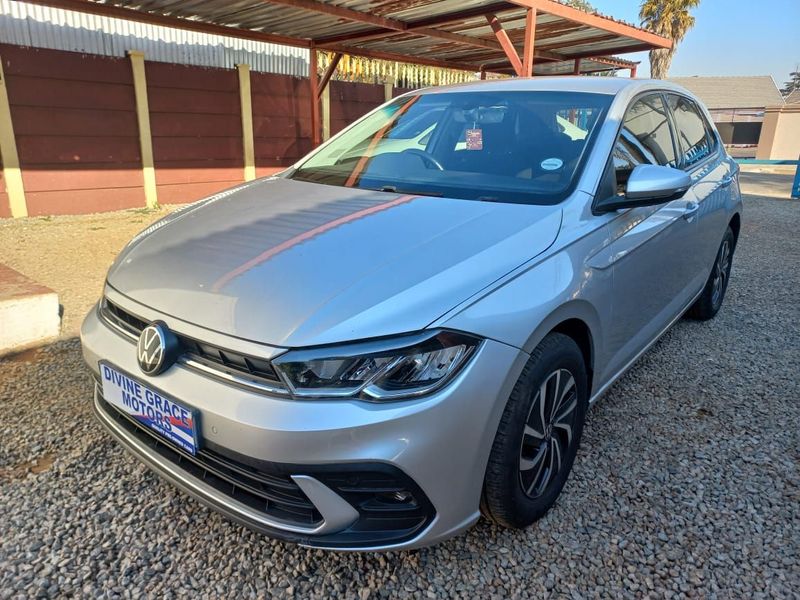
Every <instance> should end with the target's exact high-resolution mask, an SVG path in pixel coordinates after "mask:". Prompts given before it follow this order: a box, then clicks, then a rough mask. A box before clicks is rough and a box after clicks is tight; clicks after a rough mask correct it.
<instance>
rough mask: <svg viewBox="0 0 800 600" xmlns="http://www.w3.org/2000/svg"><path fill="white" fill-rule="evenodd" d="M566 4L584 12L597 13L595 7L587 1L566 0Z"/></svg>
mask: <svg viewBox="0 0 800 600" xmlns="http://www.w3.org/2000/svg"><path fill="white" fill-rule="evenodd" d="M564 4H566V5H567V6H571V7H572V8H577V9H580V10H582V11H584V12H588V13H593V12H595V9H594V6H592V5H591V4H590V3H589V2H588V1H587V0H566V2H564Z"/></svg>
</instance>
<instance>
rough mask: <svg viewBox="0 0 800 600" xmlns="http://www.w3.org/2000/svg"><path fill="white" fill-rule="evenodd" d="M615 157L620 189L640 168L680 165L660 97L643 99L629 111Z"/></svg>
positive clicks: (616, 146)
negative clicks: (639, 166)
mask: <svg viewBox="0 0 800 600" xmlns="http://www.w3.org/2000/svg"><path fill="white" fill-rule="evenodd" d="M613 156H614V169H615V171H616V174H617V185H618V186H619V187H623V186H624V185H625V183H626V182H627V181H628V177H629V176H630V174H631V171H633V169H634V167H636V166H638V165H665V166H666V165H668V166H670V167H674V166H676V164H677V161H676V158H675V146H674V145H673V141H672V130H671V128H670V125H669V119H668V118H667V111H666V107H665V106H664V102H663V101H662V99H661V95H660V94H654V95H652V96H645V97H644V98H640V99H639V100H637V101H636V102H634V103H633V105H631V106H630V108H628V111H627V112H626V113H625V120H624V121H623V124H622V131H621V132H620V134H619V138H617V143H616V144H615V146H614V155H613Z"/></svg>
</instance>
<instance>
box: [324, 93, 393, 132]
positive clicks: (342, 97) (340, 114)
mask: <svg viewBox="0 0 800 600" xmlns="http://www.w3.org/2000/svg"><path fill="white" fill-rule="evenodd" d="M330 86H331V91H330V96H331V135H333V134H335V133H338V132H340V131H341V130H342V129H344V128H345V127H347V126H348V125H349V124H350V123H352V122H353V121H355V120H356V119H358V118H359V117H362V116H364V115H365V114H367V113H368V112H369V111H371V110H372V109H373V108H375V107H377V106H380V105H381V104H383V102H384V90H383V86H382V85H372V84H369V83H350V82H347V81H331V83H330Z"/></svg>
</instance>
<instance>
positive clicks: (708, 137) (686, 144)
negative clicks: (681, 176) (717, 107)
mask: <svg viewBox="0 0 800 600" xmlns="http://www.w3.org/2000/svg"><path fill="white" fill-rule="evenodd" d="M667 105H668V106H669V109H670V111H671V112H672V115H673V117H674V118H675V127H676V129H677V135H678V142H679V145H680V148H681V153H682V163H683V166H684V167H691V166H692V165H694V164H697V163H699V162H700V161H701V160H703V159H704V158H706V157H707V156H709V155H710V154H711V153H712V152H714V150H715V146H716V137H715V136H714V135H713V134H712V132H711V127H710V125H709V124H708V123H707V122H706V120H705V118H704V117H703V114H702V113H701V111H700V109H699V108H698V107H697V105H696V104H695V103H694V102H692V101H691V100H689V99H688V98H684V97H683V96H678V95H676V94H669V95H668V96H667Z"/></svg>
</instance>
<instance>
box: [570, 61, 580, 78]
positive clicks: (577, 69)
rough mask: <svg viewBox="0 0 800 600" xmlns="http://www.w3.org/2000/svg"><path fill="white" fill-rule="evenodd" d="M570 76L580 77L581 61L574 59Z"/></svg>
mask: <svg viewBox="0 0 800 600" xmlns="http://www.w3.org/2000/svg"><path fill="white" fill-rule="evenodd" d="M572 74H573V75H580V74H581V59H580V58H576V59H575V66H574V67H573V69H572Z"/></svg>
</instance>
